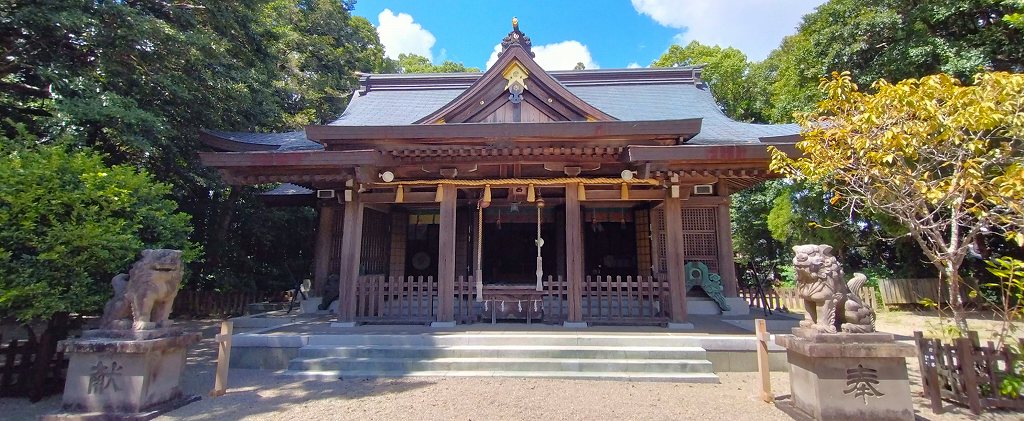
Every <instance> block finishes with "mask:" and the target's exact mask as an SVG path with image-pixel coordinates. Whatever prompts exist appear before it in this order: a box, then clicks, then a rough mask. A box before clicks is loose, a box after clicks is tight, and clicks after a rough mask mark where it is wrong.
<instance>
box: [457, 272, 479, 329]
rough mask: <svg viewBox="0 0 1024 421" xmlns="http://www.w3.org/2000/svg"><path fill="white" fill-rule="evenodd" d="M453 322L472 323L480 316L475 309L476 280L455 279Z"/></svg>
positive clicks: (467, 277) (466, 277)
mask: <svg viewBox="0 0 1024 421" xmlns="http://www.w3.org/2000/svg"><path fill="white" fill-rule="evenodd" d="M454 303H455V312H454V314H455V321H456V322H458V323H473V322H475V321H477V320H478V319H479V318H480V316H479V313H478V311H477V307H476V278H474V277H472V276H458V277H456V278H455V302H454Z"/></svg>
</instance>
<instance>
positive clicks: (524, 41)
mask: <svg viewBox="0 0 1024 421" xmlns="http://www.w3.org/2000/svg"><path fill="white" fill-rule="evenodd" d="M513 45H519V46H520V47H522V48H523V49H524V50H526V52H527V53H529V54H530V57H536V55H535V54H533V51H532V49H531V48H532V47H533V42H532V41H530V37H528V36H526V34H524V33H522V32H520V31H519V18H516V17H513V18H512V32H509V33H508V35H505V38H504V39H502V40H501V53H502V54H505V52H506V51H508V49H509V47H512V46H513Z"/></svg>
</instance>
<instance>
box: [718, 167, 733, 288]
mask: <svg viewBox="0 0 1024 421" xmlns="http://www.w3.org/2000/svg"><path fill="white" fill-rule="evenodd" d="M722 188H723V189H724V187H722ZM726 194H728V193H726ZM716 219H718V274H719V275H721V276H722V286H723V287H724V289H725V290H724V291H722V293H723V294H724V295H725V296H726V297H735V296H736V294H737V293H736V290H737V283H738V281H737V280H736V264H735V262H734V261H733V252H732V219H731V216H730V215H729V197H728V196H726V197H724V198H723V199H722V203H720V204H719V205H718V218H716Z"/></svg>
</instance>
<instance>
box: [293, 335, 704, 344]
mask: <svg viewBox="0 0 1024 421" xmlns="http://www.w3.org/2000/svg"><path fill="white" fill-rule="evenodd" d="M637 344H643V346H649V347H697V346H700V338H699V337H695V336H686V335H674V334H670V333H666V334H639V335H630V334H586V333H550V334H547V333H535V332H534V333H494V334H490V333H451V334H446V333H432V334H419V335H401V334H395V335H392V334H367V335H312V336H310V337H309V343H308V344H307V345H310V346H354V345H378V346H434V347H451V346H460V345H472V346H502V345H536V346H594V347H602V346H603V347H629V346H636V345H637Z"/></svg>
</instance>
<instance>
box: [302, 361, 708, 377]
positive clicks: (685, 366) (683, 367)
mask: <svg viewBox="0 0 1024 421" xmlns="http://www.w3.org/2000/svg"><path fill="white" fill-rule="evenodd" d="M288 369H289V370H290V371H301V372H307V371H339V372H341V373H347V372H395V373H403V372H416V371H434V372H442V371H481V372H493V371H503V372H576V373H594V372H597V373H623V374H632V373H712V366H711V362H710V361H707V360H696V359H686V360H669V359H652V360H643V359H634V360H630V359H596V358H590V359H585V358H584V359H581V358H459V357H454V358H432V359H414V358H345V357H323V358H296V359H293V360H292V361H291V362H290V363H289V366H288Z"/></svg>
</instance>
